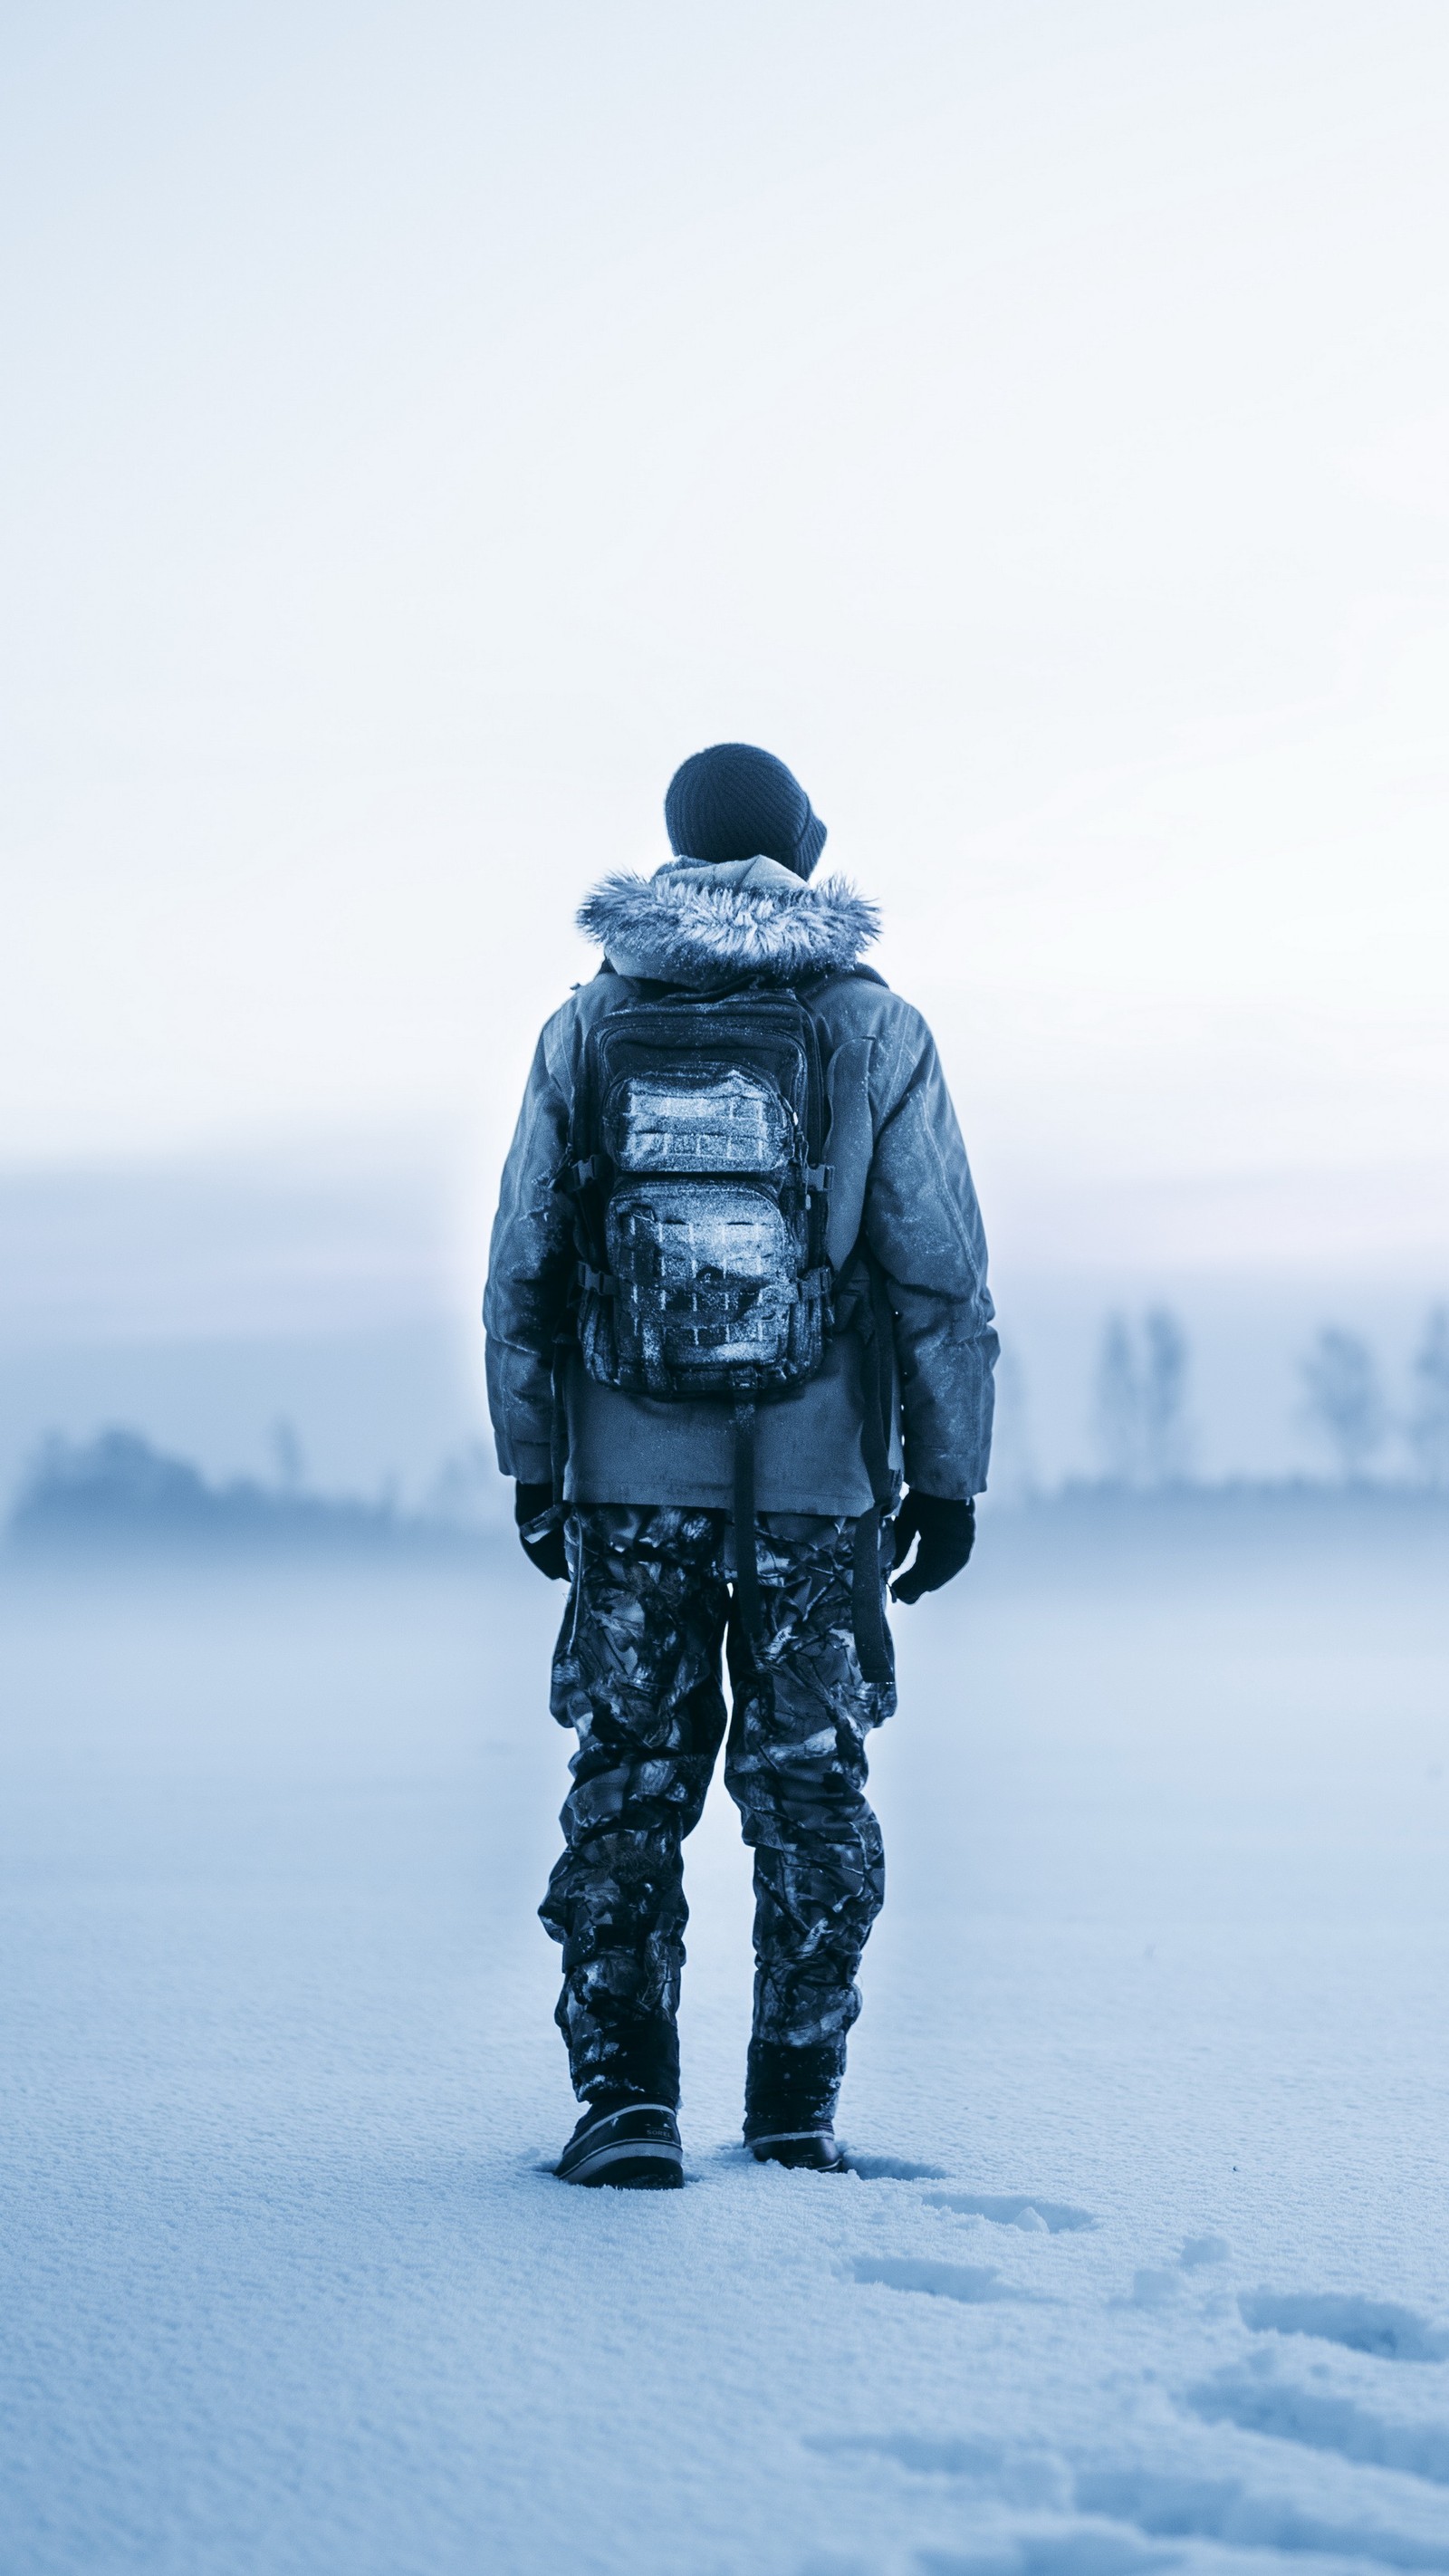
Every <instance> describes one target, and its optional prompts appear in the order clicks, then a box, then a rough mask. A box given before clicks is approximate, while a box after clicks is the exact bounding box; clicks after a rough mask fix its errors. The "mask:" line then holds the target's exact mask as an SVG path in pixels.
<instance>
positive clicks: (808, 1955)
mask: <svg viewBox="0 0 1449 2576" xmlns="http://www.w3.org/2000/svg"><path fill="white" fill-rule="evenodd" d="M758 1554H759V1566H760V1594H761V1620H760V1637H759V1643H758V1646H757V1647H754V1648H752V1647H751V1646H750V1644H749V1643H748V1641H747V1640H746V1639H745V1638H744V1636H743V1635H742V1634H741V1633H740V1630H739V1627H738V1623H736V1625H735V1626H733V1627H732V1628H731V1631H730V1641H729V1653H730V1677H731V1681H732V1683H733V1690H734V1717H733V1722H732V1724H731V1727H730V1742H729V1752H728V1756H727V1760H726V1768H725V1777H726V1780H727V1782H728V1786H729V1790H730V1794H731V1796H732V1797H733V1798H734V1800H735V1802H736V1804H737V1805H738V1807H739V1810H740V1818H741V1824H742V1828H743V1832H744V1838H745V1841H746V1842H747V1843H748V1844H750V1845H751V1847H752V1849H753V1851H754V1854H755V1961H756V1968H755V2021H754V2035H753V2038H752V2040H751V2043H750V2073H749V2101H750V2105H751V2106H753V2107H754V2108H756V2109H757V2110H758V2109H759V2107H760V2106H761V2105H762V2104H765V2103H768V2105H769V2116H770V2117H771V2118H773V2117H775V2116H777V2115H783V2117H785V2118H786V2119H788V2120H789V2122H790V2124H791V2125H799V2126H801V2127H804V2126H808V2125H810V2124H811V2123H812V2122H814V2121H816V2120H819V2119H827V2118H829V2117H830V2115H831V2113H832V2112H833V2110H834V2107H835V2097H836V2094H837V2093H838V2091H839V2088H840V2080H841V2077H842V2075H843V2074H844V2072H845V2043H846V2034H847V2032H848V2031H849V2029H850V2026H851V2024H852V2022H853V2021H854V2020H855V2018H856V2016H857V2014H858V2013H859V2011H860V1995H859V1993H858V1991H857V1988H856V1984H855V1975H856V1970H857V1968H858V1967H859V1965H860V1958H861V1953H862V1951H863V1950H864V1948H865V1944H866V1939H867V1937H868V1935H869V1932H870V1927H871V1925H872V1923H873V1922H874V1921H875V1918H876V1916H877V1914H878V1913H879V1912H880V1909H881V1905H882V1902H883V1900H884V1896H885V1856H884V1853H883V1850H882V1847H881V1836H880V1827H879V1825H878V1824H877V1822H876V1819H875V1816H874V1814H873V1812H872V1810H871V1808H870V1806H869V1804H868V1802H867V1800H866V1796H865V1780H866V1770H867V1764H866V1738H867V1736H868V1735H869V1733H870V1731H871V1729H872V1727H875V1726H878V1725H879V1724H880V1723H881V1721H882V1719H883V1718H886V1717H888V1716H889V1715H890V1713H891V1711H892V1710H893V1708H894V1706H895V1691H894V1687H893V1685H887V1684H873V1683H870V1682H867V1681H866V1680H865V1678H864V1676H863V1675H862V1673H861V1669H860V1659H859V1656H858V1654H857V1652H856V1645H855V1632H854V1622H853V1617H852V1586H853V1572H854V1524H853V1523H852V1522H850V1521H848V1520H824V1519H816V1520H812V1521H805V1520H801V1519H791V1520H789V1521H786V1520H784V1518H783V1516H779V1517H776V1518H775V1519H773V1520H772V1519H770V1518H766V1519H765V1520H764V1521H763V1522H762V1524H761V1528H760V1535H759V1540H758ZM883 1581H884V1576H883V1575H882V1582H883Z"/></svg>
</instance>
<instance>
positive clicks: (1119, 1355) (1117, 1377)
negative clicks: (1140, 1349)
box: [1096, 1315, 1142, 1485]
mask: <svg viewBox="0 0 1449 2576" xmlns="http://www.w3.org/2000/svg"><path fill="white" fill-rule="evenodd" d="M1096 1393H1097V1402H1096V1414H1097V1445H1098V1450H1099V1453H1100V1456H1101V1461H1102V1470H1103V1473H1104V1475H1105V1476H1106V1477H1107V1480H1108V1482H1109V1483H1110V1484H1113V1485H1135V1484H1136V1482H1137V1480H1138V1477H1139V1476H1140V1474H1141V1472H1142V1380H1141V1377H1140V1375H1139V1373H1138V1367H1137V1355H1136V1352H1135V1351H1134V1350H1133V1347H1132V1333H1131V1328H1130V1326H1129V1325H1128V1322H1127V1318H1126V1316H1125V1315H1109V1316H1108V1318H1107V1321H1106V1323H1105V1324H1104V1325H1103V1327H1102V1346H1101V1349H1100V1351H1099V1352H1098V1355H1097V1390H1096Z"/></svg>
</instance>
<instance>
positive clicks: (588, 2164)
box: [554, 2093, 684, 2191]
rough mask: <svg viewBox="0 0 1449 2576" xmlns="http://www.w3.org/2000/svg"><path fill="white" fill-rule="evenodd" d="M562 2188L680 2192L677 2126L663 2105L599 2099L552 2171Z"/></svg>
mask: <svg viewBox="0 0 1449 2576" xmlns="http://www.w3.org/2000/svg"><path fill="white" fill-rule="evenodd" d="M554 2171H555V2173H556V2174H557V2175H558V2178H559V2181H560V2182H577V2183H584V2184H586V2185H589V2186H596V2185H598V2184H600V2183H608V2184H611V2185H612V2186H613V2188H614V2189H615V2190H616V2191H677V2190H678V2188H679V2186H680V2184H681V2183H682V2182H683V2180H684V2163H683V2158H682V2154H681V2150H680V2144H679V2122H678V2120H677V2119H676V2118H675V2115H674V2113H673V2112H672V2111H671V2110H670V2109H669V2108H668V2106H667V2104H665V2103H663V2102H635V2101H633V2100H632V2099H629V2098H628V2097H625V2096H621V2095H619V2094H617V2093H612V2094H611V2093H601V2094H598V2095H596V2097H595V2098H594V2100H593V2101H592V2102H588V2103H586V2104H585V2105H584V2113H583V2117H582V2119H581V2120H580V2121H579V2124H578V2127H577V2128H576V2129H575V2131H574V2133H573V2136H572V2137H571V2138H570V2140H569V2142H568V2145H567V2146H566V2147H565V2149H564V2151H563V2154H562V2155H561V2156H560V2158H559V2160H558V2163H557V2164H556V2165H555V2167H554Z"/></svg>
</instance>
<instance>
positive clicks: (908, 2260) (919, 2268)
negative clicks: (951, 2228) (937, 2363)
mask: <svg viewBox="0 0 1449 2576" xmlns="http://www.w3.org/2000/svg"><path fill="white" fill-rule="evenodd" d="M851 2269H852V2273H853V2276H854V2278H855V2279H856V2280H857V2281H863V2282H866V2283H867V2284H874V2285H875V2286H876V2287H878V2288H880V2289H884V2290H914V2291H916V2292H918V2293H920V2294H921V2295H923V2296H924V2297H926V2298H928V2299H955V2300H956V2301H957V2303H958V2305H959V2306H961V2307H963V2308H980V2307H985V2306H987V2305H988V2304H990V2303H992V2302H994V2301H995V2300H998V2299H1015V2300H1021V2301H1024V2302H1026V2303H1028V2304H1030V2305H1032V2306H1035V2305H1037V2304H1038V2302H1037V2301H1035V2300H1033V2299H1032V2296H1031V2293H1030V2291H1028V2290H1013V2289H1012V2288H1011V2287H1010V2285H1009V2284H1008V2283H1007V2282H1005V2281H1003V2280H1002V2279H1001V2278H1000V2277H999V2275H998V2274H997V2273H995V2272H992V2271H988V2270H986V2269H985V2268H984V2266H982V2265H979V2264H975V2263H932V2262H930V2261H928V2260H926V2259H924V2258H922V2257H921V2256H919V2255H913V2254H862V2255H859V2256H858V2257H857V2259H856V2261H855V2263H854V2264H853V2265H852V2267H851Z"/></svg>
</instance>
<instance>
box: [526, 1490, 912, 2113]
mask: <svg viewBox="0 0 1449 2576" xmlns="http://www.w3.org/2000/svg"><path fill="white" fill-rule="evenodd" d="M853 1535H854V1523H853V1522H851V1521H849V1520H827V1519H823V1518H819V1517H815V1516H811V1517H805V1516H802V1515H797V1514H789V1515H786V1514H780V1513H776V1514H764V1515H762V1517H761V1519H760V1522H759V1536H758V1553H759V1569H760V1637H759V1642H758V1645H757V1646H752V1645H751V1643H750V1641H749V1640H748V1638H747V1637H746V1636H745V1634H744V1633H743V1628H742V1625H741V1622H740V1621H739V1619H738V1617H737V1616H736V1615H734V1614H733V1612H732V1603H731V1595H730V1588H729V1587H730V1577H731V1574H732V1571H733V1566H732V1559H728V1560H727V1556H726V1550H727V1548H729V1549H732V1546H733V1532H732V1530H731V1529H730V1527H729V1524H728V1519H727V1516H726V1514H725V1513H724V1512H721V1511H704V1510H696V1511H687V1510H681V1509H676V1508H671V1507H668V1506H665V1505H662V1504H656V1505H653V1506H641V1507H635V1506H631V1505H625V1504H616V1503H605V1504H592V1505H587V1506H584V1507H581V1508H579V1509H577V1510H576V1511H574V1512H573V1513H572V1514H571V1515H570V1518H569V1522H568V1527H567V1538H568V1550H569V1567H570V1573H571V1576H572V1583H571V1588H570V1593H569V1606H568V1610H567V1612H566V1614H565V1617H564V1623H563V1627H562V1629H561V1631H560V1633H559V1640H558V1646H557V1649H556V1651H555V1656H554V1666H553V1691H552V1698H551V1703H550V1704H551V1706H552V1709H553V1714H554V1716H555V1717H556V1718H557V1720H558V1722H559V1724H560V1725H561V1726H573V1727H575V1728H576V1729H577V1732H578V1739H579V1747H578V1751H577V1753H575V1754H574V1756H573V1758H572V1760H571V1762H570V1764H569V1768H570V1770H571V1772H572V1773H573V1783H574V1785H573V1787H572V1789H571V1790H570V1792H569V1795H568V1798H567V1799H566V1801H565V1803H564V1808H563V1813H562V1816H561V1818H560V1822H561V1823H562V1825H563V1828H564V1835H565V1841H566V1848H565V1850H564V1853H563V1856H562V1858H561V1859H560V1861H559V1863H558V1865H557V1867H556V1868H555V1870H554V1872H553V1876H552V1877H551V1879H550V1880H549V1886H548V1894H547V1896H546V1897H545V1898H544V1901H543V1904H542V1905H541V1906H540V1908H539V1912H540V1914H541V1915H542V1917H543V1920H544V1922H545V1924H546V1925H547V1926H548V1929H549V1931H550V1932H551V1933H552V1935H553V1937H554V1939H555V1940H556V1941H561V1942H562V1943H563V1954H564V1957H563V1964H564V1984H563V1993H562V1995H561V1996H560V1998H559V2005H558V2011H557V2014H556V2016H555V2018H556V2020H557V2022H558V2025H559V2028H560V2030H561V2031H562V2032H563V2035H564V2039H565V2041H566V2042H567V2045H568V2052H569V2065H570V2070H571V2072H572V2075H573V2081H574V2090H575V2092H576V2093H577V2094H578V2095H579V2097H580V2099H583V2098H584V2097H585V2096H587V2095H589V2094H592V2093H596V2092H600V2091H602V2090H604V2089H605V2088H607V2087H614V2088H617V2089H618V2090H620V2091H623V2092H626V2093H632V2094H634V2095H635V2097H636V2098H638V2099H641V2100H647V2101H655V2102H667V2103H670V2104H674V2103H677V2101H678V2099H679V2045H678V2039H677V2036H676V2032H675V2012H676V2010H677V2007H678V2002H679V1974H680V1969H681V1967H682V1965H683V1962H684V1927H685V1924H686V1922H687V1920H688V1908H687V1906H686V1904H685V1901H684V1886H683V1866H682V1854H681V1849H680V1846H681V1844H682V1843H683V1840H684V1837H685V1835H686V1834H688V1833H691V1832H692V1831H693V1829H694V1827H695V1826H696V1825H697V1824H698V1822H699V1818H700V1814H701V1811H702V1809H703V1806H704V1799H705V1792H706V1790H707V1788H708V1786H709V1781H710V1774H711V1772H712V1771H713V1769H714V1765H715V1762H716V1759H717V1757H718V1754H719V1749H720V1745H721V1742H722V1741H723V1740H724V1736H725V1703H724V1694H723V1692H722V1690H721V1687H720V1649H721V1646H722V1645H724V1646H725V1648H726V1652H727V1658H728V1666H729V1676H730V1685H731V1696H732V1699H733V1714H732V1716H731V1719H730V1722H729V1741H728V1748H727V1751H726V1755H725V1781H726V1785H727V1786H728V1789H729V1792H730V1795H731V1797H732V1798H733V1799H734V1801H735V1804H736V1805H737V1806H738V1808H739V1810H740V1818H741V1823H742V1827H743V1832H744V1838H745V1841H746V1842H747V1843H748V1844H749V1845H750V1846H751V1848H752V1850H753V1851H754V1854H755V1960H756V1971H755V2021H754V2037H753V2039H752V2041H751V2044H750V2070H749V2099H750V2103H751V2104H753V2106H754V2107H755V2110H756V2112H757V2113H758V2112H759V2111H760V2110H761V2107H762V2106H765V2107H767V2109H768V2111H769V2113H770V2115H771V2116H774V2115H775V2114H777V2113H778V2114H781V2115H783V2116H785V2117H788V2118H789V2119H790V2120H791V2121H792V2123H798V2124H799V2125H802V2126H803V2125H806V2124H808V2123H809V2122H812V2121H813V2120H815V2119H818V2118H828V2116H829V2114H830V2112H831V2111H832V2110H833V2108H834V2102H835V2095H836V2093H837V2091H838V2089H839V2085H840V2078H841V2076H842V2074H843V2072H844V2069H845V2039H846V2033H847V2031H848V2030H849V2028H850V2026H851V2023H852V2022H853V2021H854V2020H855V2017H856V2015H857V2013H858V2012H859V2010H860V1996H859V1994H858V1993H857V1991H856V1986H855V1972H856V1969H857V1967H858V1966H859V1963H860V1955H861V1952H862V1950H863V1949H864V1947H865V1943H866V1937H867V1935H868V1933H869V1931H870V1927H871V1925H872V1923H873V1922H874V1921H875V1918H876V1916H877V1914H878V1913H879V1912H880V1908H881V1902H882V1899H883V1897H884V1894H885V1864H884V1859H883V1855H882V1851H881V1839H880V1827H879V1826H878V1825H877V1823H876V1820H875V1817H874V1815H873V1814H872V1812H871V1809H870V1807H869V1806H868V1805H867V1803H866V1799H865V1795H864V1783H865V1777H866V1754H865V1740H866V1737H867V1735H868V1734H869V1732H870V1730H871V1728H872V1727H873V1726H878V1725H879V1724H880V1722H881V1720H882V1718H885V1717H888V1716H889V1715H890V1713H891V1710H892V1709H893V1708H894V1706H895V1694H894V1691H893V1690H892V1689H889V1688H884V1687H879V1686H876V1685H873V1684H871V1683H869V1682H867V1681H866V1680H865V1679H864V1678H863V1677H862V1674H861V1670H860V1664H859V1661H858V1658H857V1655H856V1648H855V1638H854V1632H853V1628H852V1623H851V1588H852V1587H851V1577H852V1551H853ZM882 1580H884V1578H883V1577H882Z"/></svg>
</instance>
